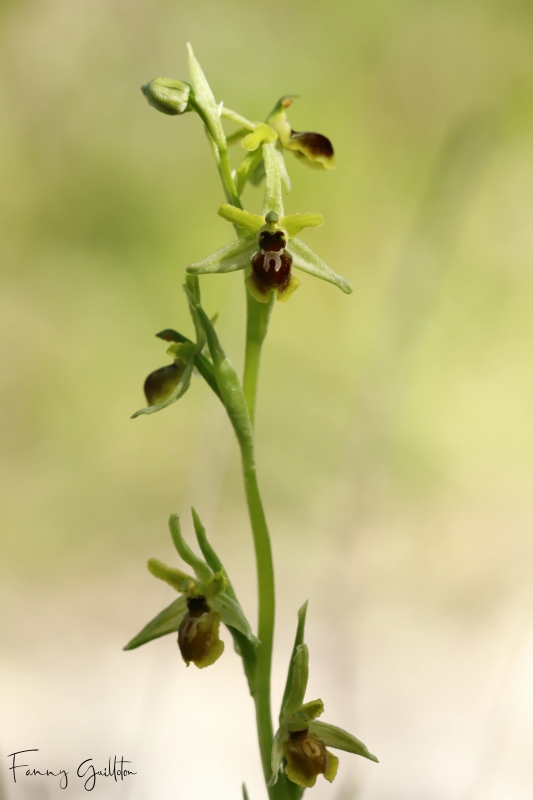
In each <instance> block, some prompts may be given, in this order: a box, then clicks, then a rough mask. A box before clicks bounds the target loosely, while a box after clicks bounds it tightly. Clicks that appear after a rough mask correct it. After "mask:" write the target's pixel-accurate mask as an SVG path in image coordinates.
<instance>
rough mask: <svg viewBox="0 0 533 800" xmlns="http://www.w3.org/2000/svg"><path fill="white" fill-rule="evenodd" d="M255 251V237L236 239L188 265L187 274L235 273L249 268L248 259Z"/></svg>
mask: <svg viewBox="0 0 533 800" xmlns="http://www.w3.org/2000/svg"><path fill="white" fill-rule="evenodd" d="M256 250H257V240H256V237H255V236H245V237H244V238H243V239H236V240H235V241H234V242H230V244H226V245H224V247H221V248H220V249H219V250H216V251H215V252H214V253H211V255H209V256H207V258H204V259H203V261H197V262H195V263H194V264H189V266H188V267H187V272H188V273H189V275H207V274H210V273H213V272H235V271H236V270H238V269H244V268H245V267H248V266H250V259H251V258H252V256H253V254H254V252H255V251H256Z"/></svg>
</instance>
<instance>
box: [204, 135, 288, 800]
mask: <svg viewBox="0 0 533 800" xmlns="http://www.w3.org/2000/svg"><path fill="white" fill-rule="evenodd" d="M208 138H210V139H211V146H212V149H213V154H214V155H215V160H216V162H217V167H218V169H219V174H220V177H221V179H222V183H223V185H224V191H225V193H226V196H227V197H228V199H229V200H230V202H231V203H232V204H233V205H235V206H237V208H242V205H241V201H240V197H239V195H238V194H237V191H236V188H235V182H234V180H233V177H232V175H231V168H230V162H229V157H228V151H227V149H221V148H220V146H218V147H217V146H216V145H215V144H214V141H213V140H212V137H211V136H209V137H208ZM213 145H214V146H213ZM217 156H218V158H217ZM246 295H247V323H246V352H245V366H244V377H243V391H244V397H245V400H246V406H247V410H248V414H246V413H245V414H244V416H245V417H248V416H249V419H248V420H243V418H242V416H241V415H237V418H236V417H233V415H232V414H231V413H230V409H229V407H228V406H227V409H228V413H230V417H233V418H232V423H233V425H234V427H235V432H236V434H237V438H238V440H239V445H240V449H241V457H242V472H243V480H244V490H245V494H246V502H247V505H248V513H249V516H250V524H251V528H252V535H253V540H254V549H255V560H256V569H257V586H258V616H259V619H258V630H257V635H258V637H259V639H260V640H261V644H260V645H259V647H258V648H257V662H256V668H255V675H254V688H255V691H254V703H255V711H256V724H257V735H258V739H259V750H260V754H261V763H262V766H263V774H264V776H265V781H266V782H267V783H268V781H269V779H270V775H271V765H270V762H271V752H272V743H273V740H274V731H273V726H272V710H271V702H270V677H271V671H272V648H273V641H274V618H275V610H276V603H275V593H274V564H273V559H272V547H271V544H270V536H269V533H268V527H267V522H266V517H265V512H264V509H263V503H262V501H261V495H260V493H259V485H258V482H257V471H256V465H255V453H254V436H253V419H254V411H255V398H256V393H257V381H258V373H259V363H260V356H261V347H262V344H263V341H264V338H265V336H266V333H267V329H268V320H269V317H270V312H271V309H272V302H269V303H258V302H257V301H256V300H254V298H253V297H251V295H250V294H249V293H248V292H246ZM280 778H281V780H278V782H277V784H276V785H275V786H272V787H269V789H268V794H269V798H270V800H286V798H288V797H290V794H289V792H288V787H287V782H286V779H285V776H284V775H281V776H280Z"/></svg>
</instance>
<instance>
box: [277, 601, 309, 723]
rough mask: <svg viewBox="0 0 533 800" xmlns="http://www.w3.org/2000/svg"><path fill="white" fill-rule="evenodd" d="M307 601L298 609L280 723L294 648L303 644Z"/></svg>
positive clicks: (280, 716)
mask: <svg viewBox="0 0 533 800" xmlns="http://www.w3.org/2000/svg"><path fill="white" fill-rule="evenodd" d="M307 602H308V601H307V600H306V601H305V603H304V604H303V606H302V607H301V608H300V609H299V611H298V626H297V628H296V636H295V639H294V645H293V648H292V653H291V660H290V662H289V670H288V672H287V682H286V683H285V691H284V693H283V700H282V701H281V712H280V715H279V721H280V724H281V719H282V716H283V715H284V713H285V705H286V703H287V700H288V698H289V695H290V693H291V688H292V680H293V677H292V676H293V674H294V658H295V656H296V649H297V647H298V645H300V644H303V641H304V635H305V618H306V615H307Z"/></svg>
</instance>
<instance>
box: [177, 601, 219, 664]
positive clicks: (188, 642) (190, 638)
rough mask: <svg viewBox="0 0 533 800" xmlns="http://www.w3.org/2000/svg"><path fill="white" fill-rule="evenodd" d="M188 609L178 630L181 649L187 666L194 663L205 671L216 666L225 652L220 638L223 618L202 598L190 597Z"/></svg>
mask: <svg viewBox="0 0 533 800" xmlns="http://www.w3.org/2000/svg"><path fill="white" fill-rule="evenodd" d="M187 608H188V611H187V615H186V616H185V619H184V620H183V622H182V623H181V625H180V626H179V630H178V644H179V648H180V651H181V655H182V657H183V660H184V661H185V663H186V664H187V666H189V664H190V662H191V661H192V663H193V664H194V665H195V666H197V667H198V668H199V669H203V668H204V667H209V666H211V664H214V663H215V661H217V660H218V659H219V658H220V656H221V655H222V653H223V652H224V642H222V641H221V640H220V639H219V638H218V630H219V627H220V619H221V617H220V614H219V613H218V611H213V610H212V609H211V607H210V606H209V605H208V604H207V602H206V599H205V597H202V596H200V597H188V598H187Z"/></svg>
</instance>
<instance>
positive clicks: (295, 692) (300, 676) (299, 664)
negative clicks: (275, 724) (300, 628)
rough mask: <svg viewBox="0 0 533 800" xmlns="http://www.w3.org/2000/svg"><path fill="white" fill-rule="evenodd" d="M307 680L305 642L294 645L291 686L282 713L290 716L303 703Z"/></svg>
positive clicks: (307, 667) (306, 649)
mask: <svg viewBox="0 0 533 800" xmlns="http://www.w3.org/2000/svg"><path fill="white" fill-rule="evenodd" d="M308 680H309V649H308V647H307V645H306V644H299V645H298V646H297V647H296V655H295V656H294V659H293V671H292V681H291V688H290V692H289V695H288V697H287V700H286V701H285V704H284V706H283V715H284V716H286V717H290V716H292V715H293V714H295V713H296V712H297V711H299V710H300V707H301V706H302V705H303V702H304V697H305V690H306V689H307V681H308Z"/></svg>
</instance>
